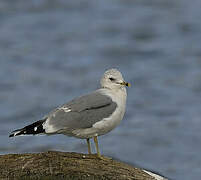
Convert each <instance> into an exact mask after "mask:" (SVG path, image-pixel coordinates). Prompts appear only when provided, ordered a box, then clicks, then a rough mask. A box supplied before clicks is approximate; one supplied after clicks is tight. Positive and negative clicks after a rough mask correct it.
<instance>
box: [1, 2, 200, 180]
mask: <svg viewBox="0 0 201 180" xmlns="http://www.w3.org/2000/svg"><path fill="white" fill-rule="evenodd" d="M200 7H201V1H199V0H193V1H188V0H177V1H173V0H169V1H161V0H149V1H146V0H135V1H128V0H124V1H122V0H115V1H114V0H110V1H108V0H101V1H97V2H95V1H88V0H77V1H74V0H71V1H64V0H58V1H51V0H40V1H39V0H30V1H26V0H18V1H8V0H1V1H0V54H1V57H0V122H1V126H0V135H1V136H0V153H1V154H6V153H20V152H39V151H47V150H60V151H76V152H84V153H85V152H87V147H86V144H85V141H83V140H79V139H74V138H68V137H65V136H62V135H57V136H48V137H47V136H40V137H36V136H35V137H20V138H14V139H9V138H8V133H9V132H10V131H11V130H14V129H16V128H20V127H23V126H24V125H27V124H29V123H31V122H34V121H35V120H38V119H40V118H41V117H43V116H44V115H45V114H46V113H48V112H49V111H50V110H52V109H53V108H54V107H56V106H57V105H60V104H62V103H65V102H66V101H68V100H70V99H72V98H73V97H75V96H78V95H81V94H84V93H87V92H90V91H92V90H94V89H96V88H97V87H98V86H99V82H98V80H99V78H100V76H101V75H102V73H103V72H104V71H105V69H108V68H111V67H117V68H119V69H120V70H121V72H122V73H123V75H124V77H125V79H126V80H127V81H129V82H131V83H132V84H133V86H132V87H131V88H129V89H128V103H127V112H126V115H125V118H124V121H123V122H122V123H121V125H120V126H119V127H118V128H116V129H115V130H114V131H112V132H111V133H110V134H108V135H105V136H103V137H100V148H101V152H102V153H103V154H104V155H108V156H112V157H114V158H117V159H120V160H122V161H126V162H129V163H130V164H135V165H137V166H140V167H143V168H147V169H151V170H153V171H156V172H159V173H161V174H163V175H165V176H167V177H169V178H171V179H180V180H188V179H200V175H201V172H200V168H201V151H200V149H201V134H200V132H201V120H200V117H201V111H200V108H201V101H200V95H201V83H200V82H201V60H200V57H201V51H200V40H201V33H200V30H201V21H200V18H201V13H200Z"/></svg>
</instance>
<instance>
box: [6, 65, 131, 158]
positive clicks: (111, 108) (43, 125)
mask: <svg viewBox="0 0 201 180" xmlns="http://www.w3.org/2000/svg"><path fill="white" fill-rule="evenodd" d="M100 85H101V88H100V89H97V90H95V91H93V92H91V93H89V94H86V95H83V96H80V97H77V98H75V99H73V100H71V101H70V102H68V103H66V104H63V105H61V106H59V107H57V108H56V109H54V110H53V111H51V112H50V113H48V114H47V115H46V116H45V117H44V118H42V120H39V121H36V122H34V123H32V124H30V125H28V126H25V127H24V128H21V129H17V130H15V131H13V132H12V133H11V134H10V135H9V137H14V136H20V135H36V134H46V135H53V134H64V135H67V136H73V137H76V138H80V139H86V141H87V145H88V153H89V154H92V152H91V146H90V139H91V138H93V139H94V143H95V146H96V152H97V153H96V155H97V156H98V157H99V158H101V154H100V151H99V147H98V138H97V137H98V136H101V135H104V134H106V133H108V132H110V131H111V130H113V129H114V128H115V127H116V126H117V125H119V123H120V122H121V120H122V119H123V116H124V113H125V108H126V98H127V92H126V86H128V87H129V86H130V83H127V82H125V81H124V79H123V77H122V74H121V73H120V72H119V71H118V70H117V69H114V68H113V69H109V70H107V71H106V72H105V73H104V74H103V76H102V78H101V80H100Z"/></svg>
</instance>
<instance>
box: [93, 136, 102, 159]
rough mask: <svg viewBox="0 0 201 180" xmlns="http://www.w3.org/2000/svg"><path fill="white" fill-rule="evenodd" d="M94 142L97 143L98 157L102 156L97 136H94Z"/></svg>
mask: <svg viewBox="0 0 201 180" xmlns="http://www.w3.org/2000/svg"><path fill="white" fill-rule="evenodd" d="M94 143H95V145H96V152H97V156H98V158H101V154H100V151H99V148H98V138H97V136H94Z"/></svg>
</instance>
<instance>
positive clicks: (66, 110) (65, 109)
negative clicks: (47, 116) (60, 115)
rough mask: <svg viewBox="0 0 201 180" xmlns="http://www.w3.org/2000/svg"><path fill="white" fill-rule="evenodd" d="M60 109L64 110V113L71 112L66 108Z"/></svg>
mask: <svg viewBox="0 0 201 180" xmlns="http://www.w3.org/2000/svg"><path fill="white" fill-rule="evenodd" d="M60 109H62V110H64V112H71V109H70V108H68V107H62V108H60Z"/></svg>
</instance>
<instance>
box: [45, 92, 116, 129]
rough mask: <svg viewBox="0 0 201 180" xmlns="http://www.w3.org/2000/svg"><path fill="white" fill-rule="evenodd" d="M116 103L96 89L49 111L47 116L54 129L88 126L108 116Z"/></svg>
mask: <svg viewBox="0 0 201 180" xmlns="http://www.w3.org/2000/svg"><path fill="white" fill-rule="evenodd" d="M116 107H117V104H116V103H115V102H113V101H112V99H111V98H110V97H109V96H106V95H103V94H101V93H100V92H98V91H95V92H93V93H91V94H88V95H85V96H81V97H79V98H76V99H74V100H72V101H70V102H69V103H67V104H64V105H63V106H61V107H59V108H57V109H56V110H54V111H53V112H51V113H50V114H49V115H48V116H47V118H48V119H49V124H50V125H52V126H53V127H54V129H57V130H61V129H66V128H68V129H81V128H90V127H92V126H93V124H95V123H96V122H98V121H101V120H102V119H104V118H107V117H109V116H110V115H111V114H112V113H113V112H114V111H115V109H116Z"/></svg>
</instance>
